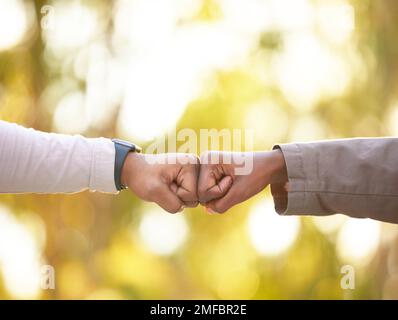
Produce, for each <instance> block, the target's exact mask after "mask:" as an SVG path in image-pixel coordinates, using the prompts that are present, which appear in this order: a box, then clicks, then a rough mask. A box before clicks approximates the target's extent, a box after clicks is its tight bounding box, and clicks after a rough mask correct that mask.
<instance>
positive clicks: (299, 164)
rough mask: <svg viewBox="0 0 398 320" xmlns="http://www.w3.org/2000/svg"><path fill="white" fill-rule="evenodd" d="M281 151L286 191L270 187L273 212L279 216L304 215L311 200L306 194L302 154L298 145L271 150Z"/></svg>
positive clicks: (275, 147) (278, 146)
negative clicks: (285, 175) (273, 206)
mask: <svg viewBox="0 0 398 320" xmlns="http://www.w3.org/2000/svg"><path fill="white" fill-rule="evenodd" d="M272 149H273V150H275V149H279V150H281V151H282V153H283V156H284V158H285V163H286V169H287V175H288V190H287V191H286V189H285V186H281V185H278V184H275V185H271V192H272V196H273V198H274V203H275V210H276V212H277V213H279V214H281V215H299V214H305V212H306V208H308V207H309V206H310V202H311V199H310V197H309V195H308V194H306V192H305V190H306V175H305V169H304V165H303V154H302V151H301V149H300V147H299V145H298V144H295V143H291V144H284V145H275V146H274V147H273V148H272Z"/></svg>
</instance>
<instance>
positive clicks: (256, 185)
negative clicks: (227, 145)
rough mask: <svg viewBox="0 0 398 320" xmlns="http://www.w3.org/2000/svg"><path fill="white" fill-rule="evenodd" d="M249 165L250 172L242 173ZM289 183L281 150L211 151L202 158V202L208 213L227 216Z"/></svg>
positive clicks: (199, 189) (199, 192)
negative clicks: (242, 204)
mask: <svg viewBox="0 0 398 320" xmlns="http://www.w3.org/2000/svg"><path fill="white" fill-rule="evenodd" d="M245 162H246V163H245ZM247 164H250V166H249V168H250V170H246V171H243V172H239V169H241V168H242V167H243V166H244V165H247ZM286 182H287V172H286V165H285V160H284V157H283V154H282V152H281V151H279V150H273V151H268V152H243V153H233V152H221V151H211V152H207V153H205V154H203V155H202V157H201V167H200V176H199V183H198V198H199V201H200V202H201V203H202V204H203V205H205V206H206V207H207V209H208V211H210V212H212V213H213V212H217V213H223V212H225V211H227V210H228V209H229V208H231V207H232V206H234V205H236V204H238V203H240V202H243V201H245V200H247V199H249V198H251V197H252V196H254V195H255V194H257V193H258V192H260V191H261V190H263V189H264V188H265V187H266V186H267V185H268V184H271V183H272V184H275V186H282V185H285V184H286Z"/></svg>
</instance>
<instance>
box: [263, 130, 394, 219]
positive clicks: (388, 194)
mask: <svg viewBox="0 0 398 320" xmlns="http://www.w3.org/2000/svg"><path fill="white" fill-rule="evenodd" d="M274 148H279V149H280V150H281V151H282V153H283V155H284V158H285V163H286V168H287V174H288V180H289V182H288V192H287V193H286V192H285V195H284V196H283V194H282V193H281V192H280V189H278V187H277V186H271V188H273V189H274V192H273V195H274V199H275V207H276V210H277V212H278V213H280V214H284V215H330V214H334V213H343V214H346V215H349V216H352V217H361V218H373V219H377V220H381V221H387V222H393V223H398V139H397V138H361V139H342V140H330V141H320V142H310V143H291V144H282V145H276V146H274ZM283 197H285V199H284V200H283Z"/></svg>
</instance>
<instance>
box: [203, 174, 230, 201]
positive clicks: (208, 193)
mask: <svg viewBox="0 0 398 320" xmlns="http://www.w3.org/2000/svg"><path fill="white" fill-rule="evenodd" d="M232 182H233V179H232V177H231V176H224V177H223V178H222V179H221V180H220V181H216V184H214V185H213V186H211V187H210V188H208V189H206V190H203V191H202V192H200V194H201V198H200V199H199V200H200V202H201V203H202V204H204V203H206V202H208V201H211V200H213V199H218V198H221V197H223V196H224V195H225V194H226V193H227V192H228V190H229V189H230V188H231V186H232Z"/></svg>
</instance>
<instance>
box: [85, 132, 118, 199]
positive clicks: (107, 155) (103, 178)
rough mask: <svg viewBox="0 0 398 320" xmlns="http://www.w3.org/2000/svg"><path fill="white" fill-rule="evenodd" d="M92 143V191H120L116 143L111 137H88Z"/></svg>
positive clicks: (90, 184)
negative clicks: (117, 175) (118, 186)
mask: <svg viewBox="0 0 398 320" xmlns="http://www.w3.org/2000/svg"><path fill="white" fill-rule="evenodd" d="M88 140H89V142H90V144H92V160H91V170H90V181H89V189H90V191H100V192H107V193H114V194H116V193H118V190H117V189H116V186H115V177H114V172H115V144H114V143H113V142H112V140H110V139H106V138H95V139H88Z"/></svg>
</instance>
